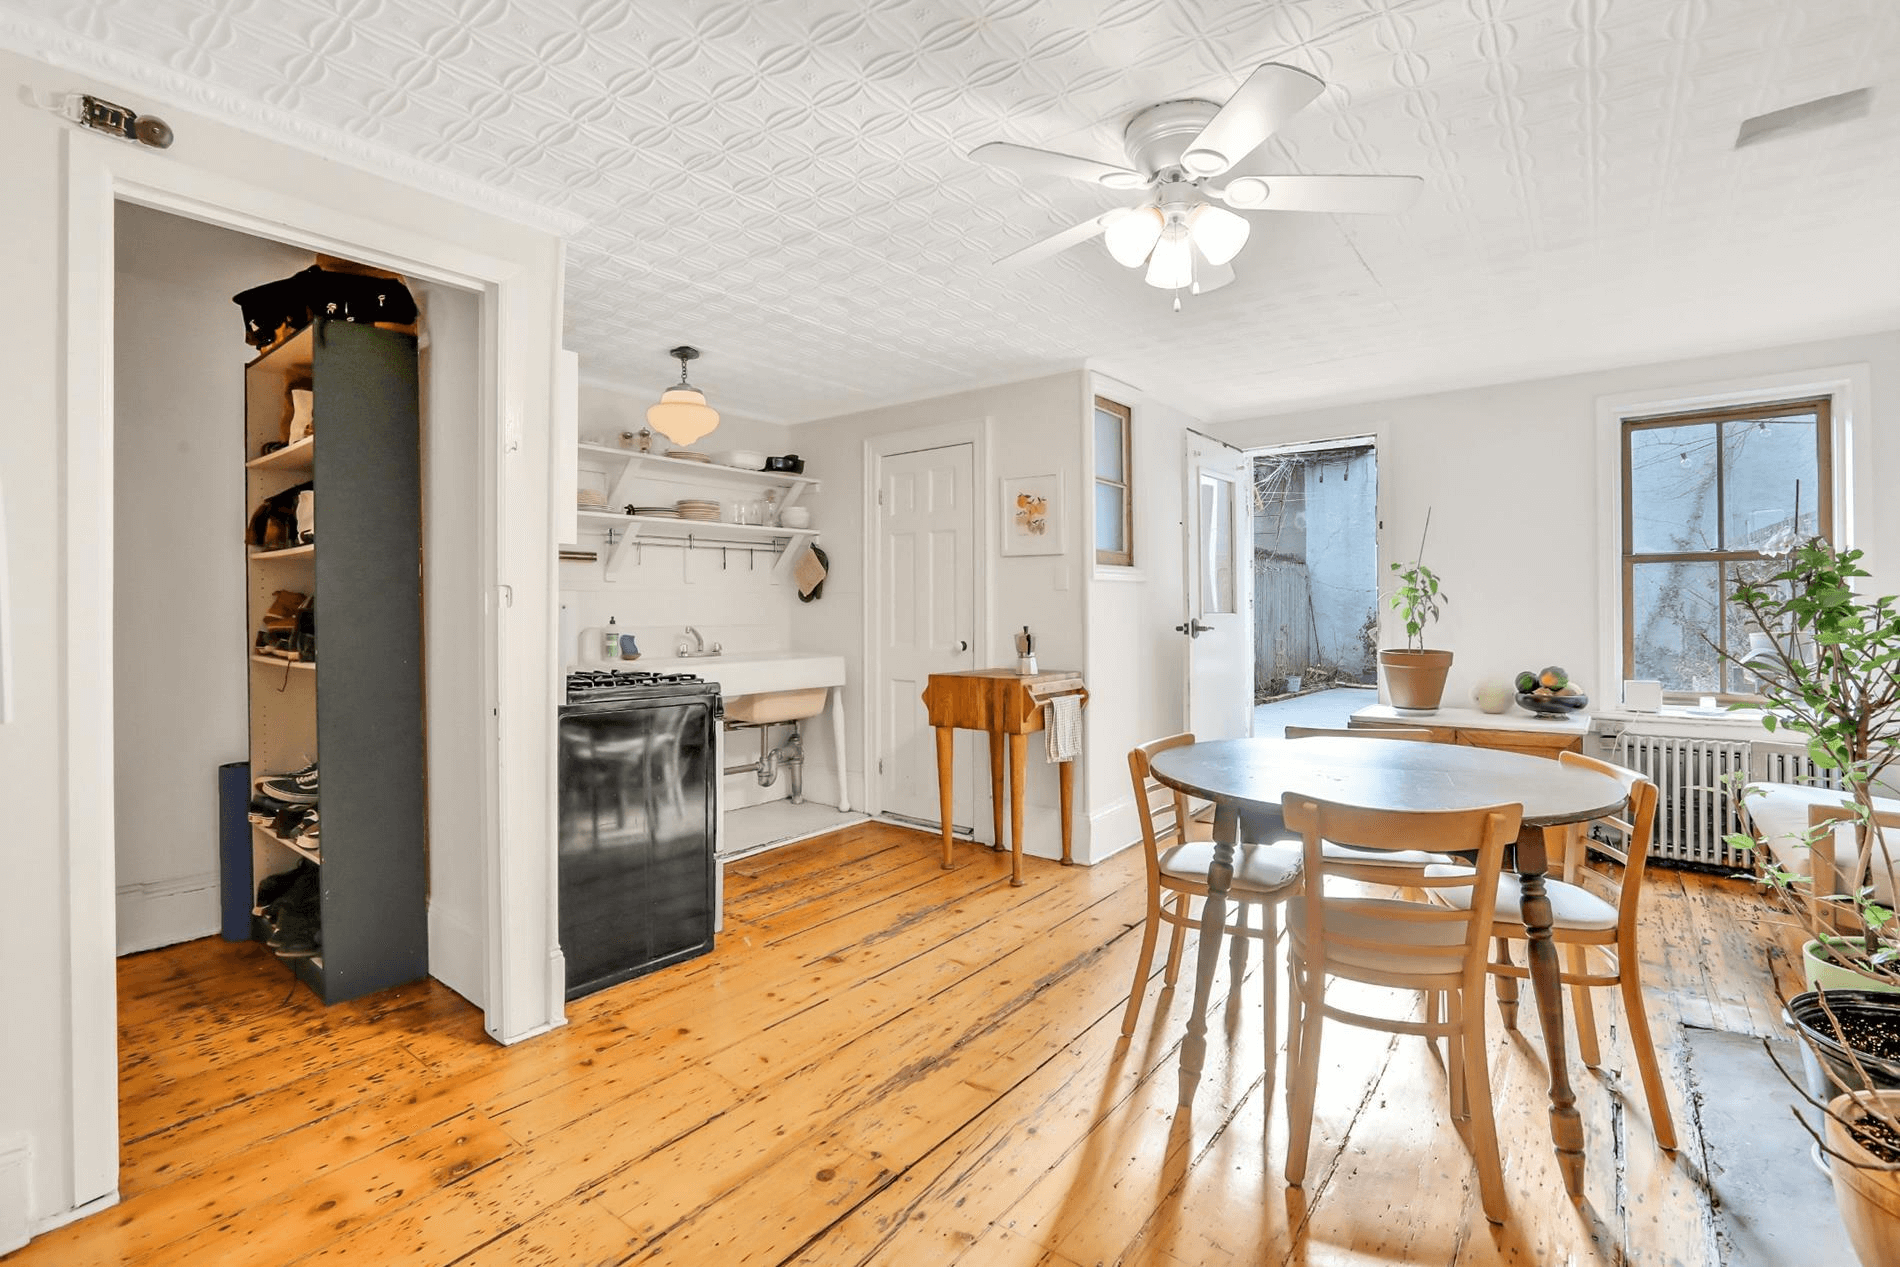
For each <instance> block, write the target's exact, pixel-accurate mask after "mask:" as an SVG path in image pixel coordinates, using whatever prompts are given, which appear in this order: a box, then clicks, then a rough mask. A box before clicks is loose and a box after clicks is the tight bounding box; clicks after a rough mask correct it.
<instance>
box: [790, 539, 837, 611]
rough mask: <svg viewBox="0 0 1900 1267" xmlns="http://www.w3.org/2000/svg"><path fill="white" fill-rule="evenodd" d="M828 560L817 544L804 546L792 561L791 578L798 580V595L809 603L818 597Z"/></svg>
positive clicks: (823, 581)
mask: <svg viewBox="0 0 1900 1267" xmlns="http://www.w3.org/2000/svg"><path fill="white" fill-rule="evenodd" d="M828 562H829V560H828V559H826V558H825V556H824V554H823V553H822V552H821V551H820V550H819V549H818V547H817V546H806V547H805V549H804V551H803V552H802V553H801V554H800V555H799V556H798V558H797V559H796V560H795V561H794V562H793V563H792V579H793V580H794V581H796V582H798V597H799V598H800V599H802V600H804V601H805V602H807V603H809V602H810V601H811V600H812V599H814V598H817V597H818V589H819V587H820V586H821V585H823V584H824V583H825V572H826V570H827V569H826V566H825V565H826V564H827V563H828Z"/></svg>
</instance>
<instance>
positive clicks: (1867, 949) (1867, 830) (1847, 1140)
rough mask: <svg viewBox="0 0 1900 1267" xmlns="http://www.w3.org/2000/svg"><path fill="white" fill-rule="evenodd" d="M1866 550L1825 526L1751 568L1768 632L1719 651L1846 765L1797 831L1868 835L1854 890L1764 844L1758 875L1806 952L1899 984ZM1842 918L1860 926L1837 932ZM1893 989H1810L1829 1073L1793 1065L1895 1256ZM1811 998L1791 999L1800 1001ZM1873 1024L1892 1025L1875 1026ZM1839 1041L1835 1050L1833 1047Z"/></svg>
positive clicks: (1769, 725)
mask: <svg viewBox="0 0 1900 1267" xmlns="http://www.w3.org/2000/svg"><path fill="white" fill-rule="evenodd" d="M1861 557H1862V555H1861V552H1860V551H1858V550H1837V549H1836V548H1835V547H1834V546H1833V545H1831V544H1830V543H1829V542H1827V541H1825V540H1823V539H1821V538H1819V537H1816V538H1813V539H1810V540H1808V541H1806V542H1803V543H1801V544H1799V545H1797V546H1795V547H1794V548H1793V550H1792V551H1791V552H1790V553H1789V554H1788V555H1787V556H1785V557H1784V558H1783V559H1782V560H1781V561H1780V563H1779V564H1778V565H1771V566H1778V567H1779V570H1778V571H1774V572H1773V573H1772V574H1770V575H1762V574H1761V572H1766V571H1767V569H1766V568H1764V569H1761V570H1760V571H1759V572H1757V574H1755V575H1753V576H1747V575H1744V576H1743V577H1742V578H1741V579H1740V580H1739V582H1738V584H1737V585H1736V586H1735V588H1734V590H1733V592H1732V593H1731V594H1730V601H1731V602H1732V603H1734V604H1735V605H1736V606H1737V607H1739V608H1740V609H1741V610H1742V611H1743V612H1744V613H1745V615H1746V616H1747V619H1748V621H1749V623H1750V624H1751V625H1752V626H1753V627H1754V629H1755V630H1758V631H1759V633H1758V634H1757V635H1755V636H1753V637H1751V642H1753V643H1754V644H1755V645H1754V646H1751V648H1750V649H1749V650H1748V651H1747V652H1745V653H1740V654H1737V653H1736V652H1734V651H1731V650H1729V649H1727V648H1721V649H1720V651H1721V655H1722V658H1723V659H1724V660H1726V661H1728V662H1729V663H1731V664H1735V665H1739V666H1740V667H1741V668H1743V669H1744V670H1746V671H1747V672H1748V673H1750V674H1752V675H1753V676H1754V677H1755V680H1756V681H1757V683H1758V684H1759V688H1758V689H1759V692H1760V695H1761V707H1762V709H1763V715H1762V725H1763V726H1764V727H1765V728H1766V729H1768V730H1769V731H1771V732H1773V731H1784V732H1789V733H1792V734H1796V735H1799V736H1801V738H1802V740H1803V742H1804V744H1805V746H1806V748H1807V752H1808V756H1809V757H1810V759H1812V760H1813V762H1814V764H1815V765H1816V766H1818V767H1820V768H1821V769H1824V770H1834V771H1838V772H1839V775H1840V779H1841V782H1842V784H1843V786H1844V787H1845V788H1846V790H1847V792H1848V793H1849V794H1850V795H1849V798H1848V800H1847V804H1846V805H1845V806H1844V807H1843V808H1842V809H1841V810H1838V811H1836V810H1834V809H1832V808H1829V809H1828V810H1827V811H1825V813H1827V814H1829V815H1833V816H1834V817H1833V820H1832V821H1829V820H1827V819H1822V818H1821V815H1820V814H1816V815H1815V818H1816V819H1820V820H1821V821H1817V822H1815V826H1813V827H1812V828H1811V829H1810V830H1809V831H1808V832H1807V833H1806V835H1805V837H1804V838H1803V839H1801V840H1800V841H1799V842H1797V843H1798V847H1799V846H1805V847H1807V848H1809V849H1813V848H1814V847H1815V846H1816V845H1817V844H1821V843H1822V842H1823V840H1824V839H1825V843H1826V844H1827V846H1828V847H1829V849H1830V852H1831V851H1832V846H1833V843H1834V842H1833V839H1832V836H1833V833H1834V831H1835V829H1836V826H1837V825H1838V823H1839V822H1840V821H1845V822H1848V823H1851V824H1852V825H1853V829H1854V841H1855V845H1856V848H1855V853H1854V857H1853V859H1852V860H1851V861H1850V862H1848V864H1847V865H1848V866H1849V867H1851V868H1852V869H1851V870H1850V871H1849V872H1848V875H1847V879H1848V883H1847V885H1846V888H1847V892H1845V893H1842V894H1836V893H1831V892H1828V893H1822V892H1816V891H1815V887H1814V882H1813V878H1812V875H1802V874H1801V873H1799V872H1797V871H1794V870H1793V869H1791V868H1790V867H1789V866H1788V865H1787V863H1786V860H1785V859H1782V858H1777V857H1773V856H1772V855H1771V854H1770V853H1769V851H1765V850H1764V851H1762V854H1763V856H1761V857H1760V858H1759V859H1758V867H1757V879H1758V880H1759V882H1760V883H1761V885H1762V886H1763V887H1764V888H1765V889H1766V890H1767V891H1768V892H1769V893H1770V894H1772V895H1773V896H1774V898H1775V899H1776V900H1777V904H1778V905H1780V906H1781V907H1782V908H1783V909H1784V910H1787V911H1789V912H1790V913H1792V914H1793V915H1794V916H1795V917H1796V919H1797V921H1798V922H1799V923H1800V925H1801V926H1802V927H1803V929H1804V931H1805V932H1807V933H1808V935H1809V936H1810V938H1811V939H1812V940H1811V941H1810V942H1809V945H1808V948H1807V950H1806V952H1805V953H1810V954H1816V955H1818V956H1821V957H1823V958H1824V959H1825V960H1828V961H1832V962H1834V963H1835V964H1837V965H1839V966H1841V967H1844V968H1847V969H1850V970H1852V971H1854V972H1856V973H1858V974H1859V975H1860V976H1861V977H1863V978H1866V979H1868V982H1869V984H1870V985H1872V986H1876V987H1878V986H1881V985H1891V986H1900V926H1896V921H1895V918H1894V912H1893V911H1892V910H1891V909H1889V908H1888V907H1887V906H1886V905H1885V904H1883V903H1881V902H1879V901H1877V900H1876V899H1875V896H1874V895H1875V892H1876V886H1875V885H1873V884H1872V883H1869V882H1868V881H1869V880H1870V878H1871V877H1873V876H1876V875H1880V876H1884V877H1885V878H1886V880H1887V892H1889V893H1892V892H1895V891H1896V886H1895V884H1894V867H1893V859H1892V856H1891V854H1890V853H1889V851H1888V849H1887V844H1886V838H1885V833H1884V830H1883V828H1884V826H1885V822H1883V819H1884V820H1886V822H1891V821H1892V816H1891V815H1882V814H1879V813H1877V811H1876V807H1875V787H1876V786H1877V785H1878V784H1879V783H1880V781H1881V778H1882V776H1883V775H1884V774H1885V773H1886V772H1887V770H1888V769H1889V767H1891V766H1892V765H1893V763H1894V761H1895V760H1896V759H1900V680H1896V676H1895V673H1896V667H1897V666H1900V611H1896V599H1895V598H1894V597H1893V596H1892V595H1884V596H1882V597H1879V598H1865V597H1862V596H1861V595H1859V594H1857V593H1855V591H1854V583H1855V582H1856V581H1858V580H1861V579H1864V578H1865V577H1867V575H1868V573H1867V572H1866V571H1865V570H1864V569H1863V568H1861V566H1860V560H1861ZM1732 707H1736V708H1745V707H1749V705H1747V704H1745V703H1744V704H1736V705H1733V706H1732ZM1811 821H1814V820H1811ZM1727 840H1728V843H1729V845H1730V846H1731V847H1733V848H1736V849H1746V850H1751V851H1752V850H1754V849H1755V847H1756V842H1755V840H1754V838H1753V837H1750V836H1745V835H1736V836H1730V837H1728V838H1727ZM1818 869H1819V868H1815V867H1811V868H1810V870H1811V871H1813V870H1818ZM1829 887H1830V888H1831V887H1833V886H1831V885H1830V886H1829ZM1841 924H1845V925H1846V927H1847V928H1848V929H1849V930H1850V935H1848V936H1838V935H1837V932H1838V930H1839V927H1840V925H1841ZM1885 997H1887V996H1885V995H1879V994H1875V995H1856V994H1853V993H1849V994H1847V995H1845V996H1842V997H1841V998H1837V999H1836V1001H1835V1004H1836V1006H1840V1007H1843V1008H1849V1007H1851V1008H1852V1009H1853V1010H1855V1011H1857V1012H1859V1015H1858V1016H1857V1017H1856V1018H1855V1023H1854V1025H1853V1026H1852V1027H1850V1026H1848V1025H1845V1024H1844V1023H1843V1020H1842V1014H1837V1012H1836V1006H1830V1004H1829V1001H1828V992H1827V991H1826V990H1825V989H1821V990H1820V991H1819V992H1818V994H1815V995H1804V996H1802V999H1803V1000H1814V1001H1815V1003H1816V1004H1817V1005H1818V1011H1819V1013H1820V1016H1821V1018H1822V1019H1823V1020H1824V1021H1825V1024H1824V1025H1818V1024H1815V1023H1814V1022H1808V1023H1804V1024H1803V1025H1802V1026H1801V1027H1800V1028H1799V1033H1800V1034H1801V1037H1802V1039H1803V1040H1804V1042H1805V1043H1806V1044H1807V1047H1808V1050H1809V1051H1810V1052H1811V1053H1813V1057H1814V1059H1813V1060H1811V1061H1810V1064H1811V1066H1812V1067H1813V1069H1815V1070H1817V1071H1818V1072H1819V1074H1820V1075H1821V1085H1818V1086H1817V1085H1814V1081H1813V1079H1814V1076H1815V1075H1813V1074H1811V1075H1810V1080H1809V1085H1808V1086H1806V1087H1804V1086H1803V1084H1802V1082H1801V1081H1798V1080H1797V1079H1795V1078H1794V1077H1793V1076H1792V1075H1788V1080H1789V1082H1790V1083H1791V1084H1793V1085H1794V1086H1795V1088H1796V1090H1797V1091H1798V1092H1800V1094H1801V1097H1802V1098H1803V1099H1804V1100H1806V1101H1807V1102H1808V1103H1809V1104H1810V1105H1812V1106H1814V1107H1815V1108H1817V1109H1819V1110H1820V1112H1821V1114H1822V1130H1823V1131H1825V1137H1823V1134H1822V1132H1821V1131H1816V1130H1815V1129H1814V1127H1812V1126H1810V1125H1809V1123H1808V1122H1807V1121H1806V1120H1805V1119H1803V1118H1802V1117H1801V1116H1800V1115H1799V1113H1797V1114H1796V1120H1797V1121H1799V1122H1800V1123H1801V1125H1802V1126H1803V1127H1804V1128H1805V1129H1807V1131H1808V1133H1809V1134H1810V1135H1812V1136H1814V1139H1815V1143H1816V1144H1817V1145H1818V1146H1819V1147H1820V1149H1821V1150H1822V1151H1824V1152H1826V1153H1827V1154H1828V1155H1829V1156H1830V1157H1832V1158H1833V1159H1834V1161H1835V1165H1834V1166H1833V1169H1832V1175H1833V1182H1834V1188H1835V1201H1836V1204H1837V1205H1838V1206H1839V1208H1840V1211H1841V1216H1842V1219H1843V1221H1844V1222H1845V1223H1846V1225H1847V1229H1848V1234H1849V1237H1850V1239H1851V1240H1852V1242H1853V1244H1854V1246H1855V1249H1856V1251H1857V1252H1858V1253H1859V1254H1860V1256H1861V1258H1862V1260H1863V1261H1865V1262H1869V1263H1872V1262H1887V1261H1892V1257H1891V1256H1892V1255H1893V1254H1894V1253H1895V1252H1900V1251H1897V1250H1896V1246H1900V1221H1897V1220H1896V1219H1895V1217H1894V1214H1893V1211H1895V1210H1900V1091H1894V1090H1883V1089H1879V1088H1882V1087H1884V1086H1891V1085H1893V1077H1892V1074H1893V1070H1894V1065H1893V1062H1892V1061H1891V1059H1890V1057H1891V1055H1892V1047H1891V1045H1890V1044H1891V1043H1892V1042H1893V1036H1892V1026H1893V1017H1894V1015H1895V1014H1894V1013H1893V1012H1892V1011H1886V1010H1884V1009H1883V1005H1881V1004H1879V1003H1866V1002H1862V1000H1879V999H1882V998H1885ZM1800 1003H1801V1001H1800V1000H1796V1001H1792V1002H1791V1003H1790V1008H1791V1010H1794V1009H1795V1008H1796V1006H1797V1005H1798V1004H1800ZM1868 1007H1872V1008H1874V1009H1875V1011H1874V1013H1873V1014H1871V1015H1870V1014H1868V1013H1867V1012H1866V1011H1865V1009H1866V1008H1868ZM1883 1016H1884V1019H1882V1018H1883ZM1870 1024H1871V1025H1874V1026H1875V1027H1876V1029H1885V1030H1886V1031H1887V1032H1886V1033H1884V1034H1882V1033H1877V1032H1876V1030H1875V1029H1868V1028H1866V1027H1867V1026H1868V1025H1870ZM1830 1040H1831V1041H1830ZM1830 1048H1831V1049H1832V1050H1833V1051H1834V1052H1835V1053H1836V1055H1835V1056H1834V1058H1833V1059H1832V1060H1830V1059H1829V1058H1828V1054H1827V1051H1828V1049H1830ZM1770 1054H1771V1057H1772V1051H1771V1053H1770ZM1876 1056H1878V1057H1880V1058H1879V1059H1876V1058H1874V1057H1876ZM1842 1057H1845V1060H1844V1061H1843V1060H1842ZM1776 1063H1777V1064H1779V1063H1780V1062H1779V1061H1777V1062H1776ZM1782 1072H1783V1073H1784V1075H1786V1074H1788V1071H1787V1070H1786V1069H1784V1070H1783V1071H1782ZM1870 1088H1872V1089H1870Z"/></svg>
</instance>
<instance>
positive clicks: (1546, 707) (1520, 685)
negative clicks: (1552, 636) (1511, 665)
mask: <svg viewBox="0 0 1900 1267" xmlns="http://www.w3.org/2000/svg"><path fill="white" fill-rule="evenodd" d="M1517 702H1518V703H1519V704H1520V705H1522V706H1523V707H1525V708H1527V709H1529V710H1530V711H1531V712H1533V713H1535V714H1537V715H1538V716H1539V717H1562V716H1563V715H1564V714H1565V713H1574V712H1576V711H1577V710H1578V709H1580V708H1582V707H1583V706H1584V705H1585V704H1588V703H1589V702H1590V697H1589V696H1588V695H1585V694H1584V693H1583V691H1582V690H1581V689H1580V688H1579V687H1578V686H1577V685H1576V683H1574V682H1572V681H1571V680H1570V675H1569V674H1568V673H1565V672H1564V671H1563V670H1562V669H1560V668H1558V667H1557V666H1556V665H1554V664H1553V665H1551V666H1550V667H1549V668H1547V669H1545V670H1543V671H1542V672H1540V673H1533V672H1531V671H1530V670H1528V669H1527V670H1525V671H1524V672H1522V673H1520V674H1518V675H1517Z"/></svg>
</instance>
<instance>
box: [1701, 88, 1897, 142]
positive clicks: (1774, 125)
mask: <svg viewBox="0 0 1900 1267" xmlns="http://www.w3.org/2000/svg"><path fill="white" fill-rule="evenodd" d="M1873 99H1874V93H1873V89H1871V88H1856V89H1854V90H1853V91H1852V92H1837V93H1835V94H1834V95H1833V96H1831V97H1817V98H1815V99H1814V100H1813V101H1804V102H1802V103H1801V104H1800V105H1798V106H1786V107H1784V108H1782V109H1780V110H1770V111H1769V112H1768V113H1767V114H1758V115H1756V116H1755V117H1754V118H1752V119H1743V120H1742V129H1741V131H1739V132H1737V133H1736V134H1735V148H1736V149H1738V150H1739V149H1742V148H1744V147H1746V146H1750V145H1760V144H1761V143H1762V142H1764V141H1773V140H1776V139H1778V138H1780V137H1784V136H1798V135H1800V134H1801V133H1804V132H1818V131H1820V130H1821V129H1822V128H1829V127H1833V126H1834V125H1835V124H1837V123H1846V122H1848V121H1849V120H1852V119H1864V118H1866V117H1867V112H1868V110H1869V109H1870V108H1871V107H1872V106H1873Z"/></svg>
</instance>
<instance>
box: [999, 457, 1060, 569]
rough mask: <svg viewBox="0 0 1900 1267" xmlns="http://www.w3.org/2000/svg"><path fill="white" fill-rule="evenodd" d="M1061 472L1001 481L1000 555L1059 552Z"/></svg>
mask: <svg viewBox="0 0 1900 1267" xmlns="http://www.w3.org/2000/svg"><path fill="white" fill-rule="evenodd" d="M1067 513H1068V507H1066V506H1064V505H1063V504H1062V477H1061V476H1060V475H1021V476H1017V477H1015V478H1013V479H1005V480H1004V481H1003V554H1004V556H1005V557H1010V556H1014V555H1025V554H1061V553H1062V523H1063V517H1064V516H1065V515H1066V514H1067Z"/></svg>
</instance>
